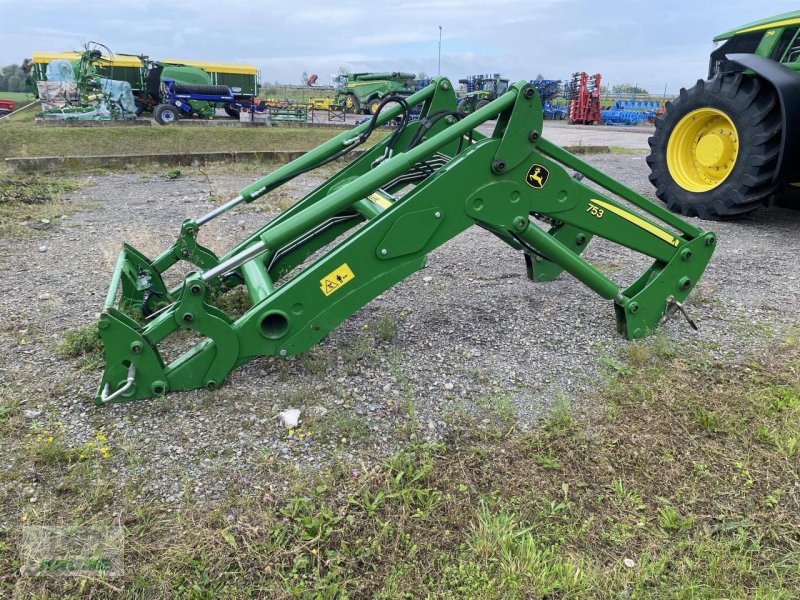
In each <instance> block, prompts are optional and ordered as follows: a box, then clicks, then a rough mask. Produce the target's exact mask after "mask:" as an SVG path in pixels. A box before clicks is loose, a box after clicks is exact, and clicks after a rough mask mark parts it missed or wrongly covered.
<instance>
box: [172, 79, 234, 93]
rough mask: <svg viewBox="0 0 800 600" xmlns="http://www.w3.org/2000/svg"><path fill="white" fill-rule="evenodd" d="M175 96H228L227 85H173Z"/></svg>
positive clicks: (228, 89) (229, 91)
mask: <svg viewBox="0 0 800 600" xmlns="http://www.w3.org/2000/svg"><path fill="white" fill-rule="evenodd" d="M174 89H175V93H176V94H203V95H206V96H230V95H231V89H230V88H229V87H228V86H227V85H200V84H195V83H177V82H176V83H175V88H174Z"/></svg>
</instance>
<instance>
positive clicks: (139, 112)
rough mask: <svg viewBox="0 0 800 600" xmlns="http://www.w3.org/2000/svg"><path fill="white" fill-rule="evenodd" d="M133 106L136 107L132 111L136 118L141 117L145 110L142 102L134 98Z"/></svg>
mask: <svg viewBox="0 0 800 600" xmlns="http://www.w3.org/2000/svg"><path fill="white" fill-rule="evenodd" d="M133 105H134V106H135V107H136V109H135V111H134V112H135V113H136V116H137V117H141V116H142V113H143V112H144V109H145V105H144V102H142V100H141V99H139V98H134V99H133Z"/></svg>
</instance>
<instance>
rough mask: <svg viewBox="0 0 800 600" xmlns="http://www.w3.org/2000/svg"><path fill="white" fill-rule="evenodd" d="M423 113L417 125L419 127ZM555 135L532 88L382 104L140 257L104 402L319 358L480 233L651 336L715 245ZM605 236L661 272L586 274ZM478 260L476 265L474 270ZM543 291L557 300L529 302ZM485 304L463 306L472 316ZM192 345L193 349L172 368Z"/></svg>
mask: <svg viewBox="0 0 800 600" xmlns="http://www.w3.org/2000/svg"><path fill="white" fill-rule="evenodd" d="M418 105H422V108H421V115H420V118H419V119H418V120H412V119H410V116H411V114H410V113H411V110H412V109H414V107H416V106H418ZM398 117H399V118H401V125H400V126H399V127H398V128H397V129H396V130H395V131H394V132H393V133H392V134H391V135H389V136H387V137H386V138H385V139H383V140H381V141H380V142H378V143H377V144H375V145H374V146H372V147H371V148H369V149H368V150H366V151H365V152H364V153H363V154H362V155H361V156H359V157H358V158H357V159H356V160H354V161H353V162H350V163H349V164H347V165H346V166H344V167H343V168H341V169H340V170H339V171H338V172H336V173H335V174H334V175H332V176H331V177H330V178H329V179H327V181H325V182H324V183H323V184H322V185H320V186H319V187H318V188H317V189H315V190H313V191H312V192H310V193H309V194H308V195H307V196H305V197H304V198H303V199H301V200H299V201H298V202H297V203H296V204H295V205H294V206H292V207H291V208H289V209H287V210H286V211H284V212H283V213H281V214H280V215H279V216H277V217H276V218H274V219H272V220H271V221H269V222H267V223H263V224H261V225H259V226H258V227H257V228H256V229H255V230H254V231H252V233H251V234H250V235H248V236H247V237H245V238H244V239H242V240H241V241H240V242H239V243H237V244H236V245H235V246H234V247H233V249H232V250H231V251H230V252H228V253H227V254H225V255H224V256H217V255H215V254H214V253H213V252H211V250H209V249H208V248H205V247H203V246H202V244H200V243H199V241H198V232H199V231H200V230H201V228H202V227H204V226H205V225H206V224H207V223H209V222H210V221H212V220H214V219H216V218H217V217H219V216H220V215H222V214H224V213H226V212H228V211H232V210H236V207H237V206H240V205H241V204H243V203H249V202H253V201H256V200H257V199H258V198H260V197H262V196H264V195H266V194H269V193H270V192H272V191H273V190H276V189H277V188H279V187H280V186H282V185H284V184H285V183H287V182H288V181H290V180H292V179H293V178H294V177H297V176H299V175H301V174H303V173H306V172H308V171H310V170H312V169H315V168H317V167H320V166H322V165H326V164H331V163H333V162H334V161H336V160H337V159H339V158H342V157H344V156H345V155H347V154H348V153H349V152H350V151H351V150H352V149H353V148H356V147H358V146H360V145H362V144H364V142H366V141H367V139H368V138H369V137H370V134H371V133H372V132H373V131H374V130H375V128H376V127H379V126H382V125H385V124H387V123H389V122H391V121H392V120H394V119H397V118H398ZM542 120H543V113H542V103H541V101H540V99H539V96H538V95H537V93H536V89H535V88H534V87H533V86H532V85H530V84H529V83H526V82H524V81H521V82H518V83H516V84H514V85H513V86H511V87H510V88H509V89H508V90H507V91H506V92H505V93H504V94H502V95H501V96H499V97H498V98H497V99H495V100H494V101H492V102H490V103H489V104H488V105H486V106H484V107H483V108H481V109H478V110H476V111H475V112H474V113H472V114H471V115H468V116H464V115H463V114H461V113H460V112H458V111H457V110H456V97H455V94H454V92H453V87H452V85H451V83H450V82H449V81H448V80H447V79H444V78H438V79H435V80H434V81H433V83H431V84H430V85H428V86H427V87H425V88H423V89H422V90H420V91H419V92H416V93H415V94H413V95H412V96H410V97H407V98H399V97H393V96H388V97H386V98H384V100H383V101H382V102H381V104H380V105H379V106H378V109H377V110H376V113H375V115H374V117H373V118H372V119H370V120H369V121H368V122H367V123H364V124H362V125H360V126H358V127H356V128H355V129H353V130H350V131H346V132H343V133H341V134H340V135H338V136H337V137H335V138H333V139H331V140H329V141H327V142H325V143H323V144H322V145H321V146H319V147H317V148H315V149H313V150H311V151H310V152H308V153H306V154H304V155H303V156H302V157H300V158H298V159H297V160H295V161H293V162H291V163H289V164H286V165H284V166H281V167H280V168H278V169H276V170H275V171H273V172H272V173H270V174H269V175H267V176H265V177H263V178H262V179H260V180H259V181H256V182H255V183H253V184H251V185H250V186H248V187H246V188H245V189H243V190H242V191H241V192H240V193H239V195H238V196H237V197H235V198H233V199H232V200H230V201H228V202H227V203H225V204H222V205H220V206H218V207H217V208H216V209H214V210H212V211H211V212H209V213H208V214H205V215H202V216H200V217H198V218H195V219H187V220H186V221H184V223H183V226H182V228H181V232H180V234H179V236H178V239H177V241H176V242H175V243H174V244H172V245H171V246H170V247H169V248H167V249H166V250H165V251H164V252H163V253H162V254H160V255H159V256H157V257H154V258H150V257H148V256H146V255H144V254H143V253H142V252H140V251H138V250H136V249H135V248H133V247H132V246H130V245H127V244H125V245H124V246H123V248H122V252H121V253H120V255H119V258H118V260H117V263H116V268H115V269H114V273H113V275H112V278H111V286H110V289H109V291H108V294H107V296H106V299H105V304H104V307H103V309H102V313H101V316H100V320H99V323H98V327H99V332H100V337H101V339H102V341H103V346H104V357H105V370H104V373H103V377H102V381H101V383H100V386H99V388H98V390H97V394H96V401H97V403H98V404H106V403H115V402H123V401H129V400H137V399H143V398H149V397H152V396H161V395H164V394H166V393H168V392H175V391H178V390H188V389H193V388H202V387H204V388H207V389H214V388H216V387H218V386H220V385H222V383H223V382H224V380H225V378H226V377H227V375H228V374H229V373H230V372H231V371H232V370H234V369H236V368H237V367H239V366H241V365H243V364H244V363H246V362H248V361H250V360H252V359H254V358H256V357H259V356H265V355H269V356H277V357H286V356H292V355H295V354H298V353H301V352H305V351H306V350H308V349H309V348H311V347H312V346H313V345H314V344H316V343H318V342H319V341H320V340H322V339H323V338H324V337H325V336H326V335H328V333H329V332H330V331H331V330H332V329H334V328H335V327H337V326H338V325H339V324H340V323H341V322H342V321H344V320H345V319H347V318H348V317H349V316H350V315H352V314H353V313H355V312H356V311H358V310H359V309H360V308H361V307H363V306H364V305H365V304H367V303H368V302H370V301H371V300H372V299H373V298H375V297H376V296H379V295H380V294H382V293H384V292H385V291H386V290H387V289H388V288H390V287H392V286H394V285H397V284H398V283H400V282H401V281H402V280H403V279H405V278H406V277H408V276H409V275H411V274H412V273H415V272H416V271H418V270H420V269H422V268H423V267H424V266H425V264H426V261H427V257H428V255H429V254H430V252H431V251H433V250H434V249H436V248H438V247H439V246H441V245H442V244H444V243H446V242H448V241H450V240H452V239H453V238H456V237H458V235H459V234H460V233H462V232H463V231H465V230H467V229H469V228H470V227H480V228H482V229H485V230H487V231H489V232H491V233H492V234H494V235H495V236H496V237H497V239H498V242H499V243H504V244H507V245H509V246H510V247H511V248H513V249H514V250H516V251H517V252H518V253H519V257H520V263H521V264H524V265H525V268H526V270H527V275H528V277H529V278H530V279H531V280H532V281H534V282H546V281H549V280H552V279H553V278H555V277H557V276H559V275H560V274H561V273H562V272H566V273H568V274H570V275H571V276H573V277H574V278H576V279H578V280H579V281H580V282H582V283H583V284H584V285H586V286H588V287H589V288H590V289H591V290H593V291H594V292H595V293H597V294H598V295H599V296H600V297H602V298H604V299H606V300H608V302H609V304H610V305H611V307H613V313H614V315H615V318H616V328H617V331H618V332H619V333H621V334H622V335H625V336H626V337H628V338H640V337H643V336H646V335H648V334H649V333H651V332H653V331H654V330H655V329H656V328H657V327H658V326H659V324H660V323H662V322H663V321H664V320H665V319H667V318H669V317H670V316H671V315H673V314H675V313H676V312H678V311H682V310H683V309H682V306H681V303H682V302H683V301H684V299H685V298H686V296H687V295H688V294H689V292H690V291H691V290H692V289H693V288H694V286H695V285H696V284H697V282H698V280H699V279H700V277H701V276H702V274H703V272H704V270H705V268H706V265H707V264H708V262H709V260H710V259H711V255H712V253H713V251H714V248H715V245H716V236H715V235H714V234H713V233H711V232H709V231H702V230H701V229H699V228H698V227H696V226H695V225H690V224H688V223H686V222H684V221H683V220H682V219H680V218H679V217H677V216H676V215H674V214H672V213H671V212H669V211H668V210H666V209H665V208H662V207H660V206H657V205H655V204H653V203H651V202H650V201H648V200H647V199H646V198H644V197H643V196H641V195H640V194H638V193H636V192H635V191H633V190H631V189H630V188H628V187H626V186H624V185H622V184H621V183H619V182H617V181H615V180H613V179H611V178H610V177H608V176H606V175H604V174H603V173H601V172H600V171H598V170H597V169H595V168H594V167H592V166H590V165H588V164H586V163H584V162H583V161H581V160H580V159H578V158H576V157H575V156H572V155H571V154H569V153H568V152H566V151H565V150H563V149H561V148H559V147H558V146H556V145H554V144H552V143H550V142H548V141H547V140H545V139H544V138H543V137H542V136H541V132H542ZM489 121H495V125H494V130H493V132H492V134H491V135H488V136H487V135H484V134H482V133H481V132H480V131H479V130H478V128H479V127H480V126H481V125H483V124H485V123H487V122H489ZM583 179H585V180H586V183H584V181H582V180H583ZM595 236H598V237H601V238H605V240H607V241H608V242H611V243H613V244H616V245H618V246H620V247H624V248H629V249H631V250H633V251H635V252H638V253H640V254H641V255H643V256H644V257H647V259H648V261H647V262H648V266H647V267H646V268H645V269H644V271H643V273H642V274H641V276H640V277H639V278H638V279H636V280H635V281H633V282H632V283H630V284H629V285H627V287H622V286H620V284H619V283H617V282H615V281H613V280H612V279H611V278H610V277H609V276H608V275H606V274H604V273H603V272H602V271H601V270H600V269H599V267H598V266H596V265H594V264H592V263H590V262H588V261H586V260H584V259H583V258H581V253H582V252H583V251H584V250H585V249H586V247H587V246H588V245H589V243H590V242H591V241H592V239H593V237H595ZM473 254H474V252H473V249H470V248H465V249H464V256H465V257H469V256H472V255H473ZM179 262H183V263H188V267H189V269H191V271H190V272H189V273H188V274H187V275H186V276H185V277H184V278H183V281H182V282H181V283H180V284H179V285H177V286H174V287H169V286H167V285H166V284H165V280H164V275H165V273H166V272H167V271H168V270H169V269H171V268H172V267H173V266H175V265H176V264H177V263H179ZM186 266H187V265H186V264H184V265H183V266H182V267H181V268H184V267H186ZM184 272H185V271H184ZM536 285H537V286H541V287H545V286H546V285H547V284H546V283H537V284H536ZM236 288H239V289H243V290H245V291H246V294H247V297H248V299H249V308H247V310H246V312H244V314H240V315H238V314H237V315H234V314H229V313H227V312H226V311H225V310H223V309H222V308H220V307H221V306H224V304H223V303H222V302H221V299H222V298H223V297H224V296H225V294H228V293H230V292H231V290H234V289H236ZM465 290H466V288H465ZM537 292H540V293H548V292H547V291H546V289H539V288H537V287H531V293H537ZM563 300H564V301H563V302H562V310H563V311H564V312H568V313H571V314H573V315H574V317H575V318H576V319H586V318H591V319H598V320H603V321H605V320H606V316H604V315H603V314H600V313H596V314H587V312H586V307H581V306H576V304H575V303H574V302H570V301H569V298H565V299H563ZM478 301H479V300H477V299H476V298H474V297H472V296H470V294H469V293H467V292H466V291H465V293H464V297H463V302H466V303H470V302H478ZM484 308H485V310H486V311H491V310H493V309H492V308H491V307H489V306H486V307H484ZM510 326H511V327H519V325H518V324H516V325H515V324H513V323H511V324H510ZM525 333H526V334H531V335H534V334H535V332H525ZM539 333H541V332H539ZM176 338H177V340H176ZM180 339H183V340H184V341H185V340H187V339H192V340H195V341H196V343H195V342H193V344H194V345H192V347H191V348H189V349H188V350H186V351H185V352H184V353H183V354H181V355H180V356H177V357H176V358H174V359H173V360H172V361H171V362H170V361H167V360H165V356H166V355H167V353H168V352H169V351H170V350H172V351H173V352H174V342H175V341H179V340H180ZM162 349H163V350H164V352H163V353H162ZM535 360H536V358H535V356H532V357H531V362H535Z"/></svg>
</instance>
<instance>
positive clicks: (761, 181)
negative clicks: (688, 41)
mask: <svg viewBox="0 0 800 600" xmlns="http://www.w3.org/2000/svg"><path fill="white" fill-rule="evenodd" d="M799 33H800V11H793V12H789V13H785V14H782V15H777V16H775V17H771V18H768V19H762V20H760V21H755V22H753V23H748V24H747V25H743V26H742V27H737V28H736V29H733V30H731V31H728V32H726V33H723V34H721V35H718V36H717V37H715V38H714V42H715V43H716V44H717V48H716V49H715V50H714V51H713V52H712V53H711V60H710V64H709V70H708V79H707V80H699V81H698V82H697V83H696V84H695V85H694V86H693V87H692V88H690V89H688V90H686V89H681V91H680V95H679V96H678V97H677V98H676V99H675V100H673V101H672V102H668V103H667V105H666V112H665V113H664V115H663V116H662V117H659V118H658V119H656V122H655V125H656V131H655V135H653V137H651V138H650V140H649V142H650V149H651V152H650V155H649V156H648V157H647V163H648V164H649V165H650V169H651V174H650V181H651V182H652V183H653V185H654V186H655V188H656V196H658V197H659V198H660V199H661V200H662V201H663V202H665V203H666V204H667V206H668V207H669V208H670V210H672V211H674V212H680V213H682V214H684V215H687V216H698V217H700V218H704V219H725V218H732V217H738V216H741V215H744V214H747V213H750V212H752V211H754V210H756V209H758V208H759V207H762V206H768V205H769V204H770V203H771V202H773V201H775V200H780V201H782V202H786V201H787V200H789V196H790V195H794V194H796V192H798V191H800V190H798V188H797V186H800V35H799ZM794 204H795V205H798V203H797V202H794Z"/></svg>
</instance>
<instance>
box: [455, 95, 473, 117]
mask: <svg viewBox="0 0 800 600" xmlns="http://www.w3.org/2000/svg"><path fill="white" fill-rule="evenodd" d="M456 110H457V111H458V112H460V113H461V114H462V115H468V114H469V113H471V112H472V102H471V101H470V100H469V98H464V99H463V100H461V101H460V102H459V103H458V105H457V106H456Z"/></svg>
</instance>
